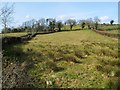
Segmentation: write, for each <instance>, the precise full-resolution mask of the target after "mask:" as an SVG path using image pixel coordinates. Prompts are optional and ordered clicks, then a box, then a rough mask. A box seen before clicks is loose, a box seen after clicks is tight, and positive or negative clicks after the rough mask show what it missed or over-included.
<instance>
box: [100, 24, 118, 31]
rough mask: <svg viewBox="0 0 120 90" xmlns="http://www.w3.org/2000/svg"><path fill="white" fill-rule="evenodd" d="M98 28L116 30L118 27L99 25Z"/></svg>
mask: <svg viewBox="0 0 120 90" xmlns="http://www.w3.org/2000/svg"><path fill="white" fill-rule="evenodd" d="M99 28H100V29H103V30H104V29H108V30H109V29H115V28H118V25H99Z"/></svg>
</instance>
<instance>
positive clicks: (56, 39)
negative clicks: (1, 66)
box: [5, 30, 120, 88]
mask: <svg viewBox="0 0 120 90" xmlns="http://www.w3.org/2000/svg"><path fill="white" fill-rule="evenodd" d="M11 52H12V54H11ZM5 57H6V58H9V61H11V62H13V61H15V60H16V61H19V62H21V63H23V62H24V61H27V64H28V63H33V64H32V65H31V66H29V69H28V70H27V74H28V77H32V78H34V79H35V80H34V81H33V82H30V83H32V84H33V85H34V86H35V87H43V88H46V87H47V88H55V87H58V88H61V87H64V88H118V87H119V86H120V82H119V80H118V79H119V77H120V70H119V66H120V62H119V58H118V39H115V38H110V37H106V36H102V35H99V34H96V33H95V32H92V31H90V30H81V31H69V32H59V33H53V34H46V35H37V36H36V37H35V38H34V39H32V40H31V41H28V42H24V43H22V44H16V45H11V46H9V47H6V56H5ZM119 88H120V87H119Z"/></svg>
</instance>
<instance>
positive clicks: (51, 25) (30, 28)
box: [0, 4, 114, 34]
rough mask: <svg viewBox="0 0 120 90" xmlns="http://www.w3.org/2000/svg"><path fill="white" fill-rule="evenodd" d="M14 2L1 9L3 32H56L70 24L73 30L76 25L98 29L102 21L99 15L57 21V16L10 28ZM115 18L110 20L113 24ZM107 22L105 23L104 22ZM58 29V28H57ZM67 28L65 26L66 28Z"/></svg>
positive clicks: (33, 20)
mask: <svg viewBox="0 0 120 90" xmlns="http://www.w3.org/2000/svg"><path fill="white" fill-rule="evenodd" d="M13 6H14V5H13V4H12V5H11V6H8V4H5V6H3V7H2V8H1V10H0V19H1V21H2V25H3V27H4V28H3V29H2V33H10V32H28V33H31V34H33V33H38V32H46V31H50V32H55V31H61V30H62V28H63V26H69V29H70V30H72V29H73V27H74V26H75V25H79V26H80V27H81V29H84V28H85V26H87V28H88V29H96V30H97V29H98V25H99V23H100V19H99V18H98V17H94V18H93V19H92V18H88V19H84V20H75V19H68V20H66V21H64V22H63V21H61V20H59V21H57V20H56V19H55V18H47V19H45V18H41V19H39V20H35V19H31V20H29V21H25V22H23V24H22V25H21V26H19V27H17V28H14V27H13V28H8V27H9V24H10V23H11V21H12V19H11V18H12V14H13V12H14V8H13ZM113 23H114V20H111V21H110V24H111V25H112V24H113ZM104 24H105V23H104ZM56 29H57V30H56ZM64 29H65V28H64Z"/></svg>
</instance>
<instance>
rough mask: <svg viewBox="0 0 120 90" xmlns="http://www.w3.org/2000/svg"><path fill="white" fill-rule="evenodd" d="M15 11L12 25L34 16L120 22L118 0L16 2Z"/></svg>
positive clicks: (36, 17) (38, 17) (19, 23)
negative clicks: (119, 18) (102, 0)
mask: <svg viewBox="0 0 120 90" xmlns="http://www.w3.org/2000/svg"><path fill="white" fill-rule="evenodd" d="M2 5H3V4H2ZM2 5H1V6H2ZM14 12H15V13H14V15H13V16H14V23H13V24H11V26H18V25H21V24H22V22H24V21H26V20H30V19H32V18H35V19H36V20H38V19H40V18H56V19H57V20H63V21H64V20H66V19H69V18H72V19H76V20H79V19H87V18H94V17H95V16H98V17H99V18H100V20H101V23H104V22H105V23H109V21H110V20H111V19H113V20H114V21H115V23H117V22H118V21H117V20H118V3H117V2H76V3H73V2H56V3H55V2H44V3H42V2H16V3H15V5H14ZM0 28H1V27H0Z"/></svg>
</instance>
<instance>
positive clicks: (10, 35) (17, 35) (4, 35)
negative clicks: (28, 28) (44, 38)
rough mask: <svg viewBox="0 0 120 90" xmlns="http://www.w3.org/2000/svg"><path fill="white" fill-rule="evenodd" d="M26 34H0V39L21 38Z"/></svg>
mask: <svg viewBox="0 0 120 90" xmlns="http://www.w3.org/2000/svg"><path fill="white" fill-rule="evenodd" d="M26 34H27V33H26V32H18V33H6V34H0V36H2V37H21V36H24V35H26Z"/></svg>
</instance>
